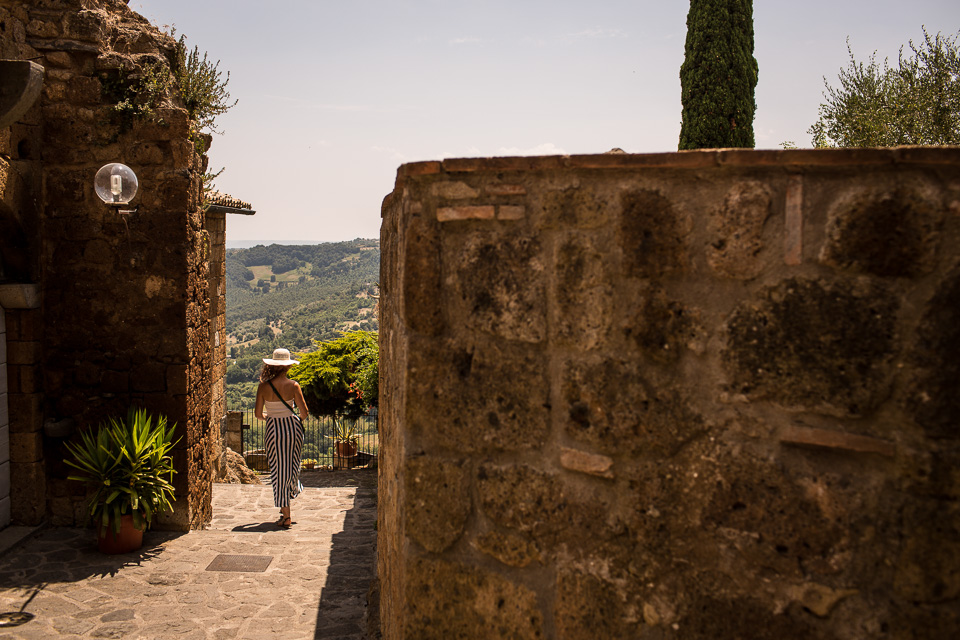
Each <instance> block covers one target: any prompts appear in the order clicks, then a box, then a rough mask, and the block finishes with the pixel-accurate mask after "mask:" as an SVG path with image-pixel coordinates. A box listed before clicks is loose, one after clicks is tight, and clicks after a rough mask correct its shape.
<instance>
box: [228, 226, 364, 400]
mask: <svg viewBox="0 0 960 640" xmlns="http://www.w3.org/2000/svg"><path fill="white" fill-rule="evenodd" d="M226 270H227V273H226V276H227V277H226V283H227V291H226V295H227V310H226V334H227V354H228V356H229V364H228V367H227V375H226V383H227V403H228V406H229V407H230V408H231V409H241V408H248V406H252V404H251V403H252V395H253V394H254V393H255V392H256V385H255V384H254V381H255V380H256V376H257V374H258V373H259V370H260V364H261V362H260V361H261V358H263V357H266V356H268V355H269V354H270V353H272V352H273V350H274V349H275V348H277V347H284V348H286V349H289V350H290V351H291V352H295V353H296V352H307V351H312V350H313V349H314V347H315V344H316V342H317V341H323V342H325V341H328V340H332V339H334V338H336V337H338V336H339V335H340V333H341V332H342V331H348V330H355V329H364V330H367V331H377V329H378V322H377V315H376V304H377V298H376V296H379V288H378V282H379V280H380V241H379V240H362V239H358V240H352V241H349V242H333V243H330V242H328V243H321V244H305V245H281V244H271V245H269V246H264V245H256V246H253V247H249V248H246V249H228V250H227V256H226Z"/></svg>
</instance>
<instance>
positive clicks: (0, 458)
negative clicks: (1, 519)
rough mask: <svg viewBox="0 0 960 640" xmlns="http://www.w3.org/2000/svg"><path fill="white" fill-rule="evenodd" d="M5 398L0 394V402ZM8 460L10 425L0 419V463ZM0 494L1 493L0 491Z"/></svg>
mask: <svg viewBox="0 0 960 640" xmlns="http://www.w3.org/2000/svg"><path fill="white" fill-rule="evenodd" d="M5 401H6V399H5V398H4V397H3V395H0V404H2V403H4V402H5ZM9 461H10V425H8V424H7V423H5V422H3V420H0V463H3V462H9ZM0 495H2V493H0Z"/></svg>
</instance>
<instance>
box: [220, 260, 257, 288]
mask: <svg viewBox="0 0 960 640" xmlns="http://www.w3.org/2000/svg"><path fill="white" fill-rule="evenodd" d="M226 267H227V282H228V283H229V284H228V286H230V285H232V286H234V287H246V286H247V283H248V282H250V281H251V280H253V278H254V275H253V271H250V269H248V268H246V267H245V266H244V265H243V263H242V262H240V261H239V260H237V259H236V258H234V257H233V256H232V255H229V254H228V255H227V260H226Z"/></svg>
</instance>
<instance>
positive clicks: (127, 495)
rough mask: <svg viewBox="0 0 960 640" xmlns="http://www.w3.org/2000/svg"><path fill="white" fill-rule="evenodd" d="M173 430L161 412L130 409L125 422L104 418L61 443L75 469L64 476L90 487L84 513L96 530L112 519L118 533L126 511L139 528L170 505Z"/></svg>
mask: <svg viewBox="0 0 960 640" xmlns="http://www.w3.org/2000/svg"><path fill="white" fill-rule="evenodd" d="M175 428H176V424H173V425H170V426H169V427H168V426H167V419H166V417H165V416H162V415H161V416H158V417H157V418H156V421H154V418H153V417H152V416H150V415H148V414H147V412H146V410H144V409H139V410H137V409H134V408H131V409H130V410H129V412H128V413H127V418H126V420H125V421H124V420H120V419H117V418H110V419H109V420H108V421H107V422H105V423H103V424H101V425H100V426H99V428H98V429H97V431H96V433H92V430H87V431H84V432H83V434H82V440H81V442H80V443H79V444H77V443H70V442H68V443H67V445H66V447H67V451H68V452H69V453H70V455H71V456H72V459H66V460H64V462H65V463H66V464H68V465H70V466H71V467H73V468H74V469H77V470H78V471H79V473H77V474H74V475H71V476H69V477H68V480H78V481H80V482H84V483H86V484H88V485H90V487H91V488H92V490H93V493H92V495H91V496H90V516H91V517H92V518H93V521H94V522H95V523H96V525H97V528H98V530H104V529H105V528H106V527H107V525H108V524H111V523H112V525H113V530H114V533H119V532H120V517H121V516H123V515H128V514H130V515H132V516H133V524H134V526H135V527H136V528H137V529H140V530H141V531H142V530H144V529H145V528H147V527H149V526H150V523H151V522H152V520H153V518H154V516H155V515H156V514H158V513H161V512H163V511H168V510H170V509H172V505H171V502H170V501H171V499H172V498H173V495H174V489H173V484H172V482H173V474H174V473H176V472H175V471H174V470H173V458H172V457H171V456H170V451H171V449H172V448H173V445H174V444H175V443H174V441H173V432H174V429H175Z"/></svg>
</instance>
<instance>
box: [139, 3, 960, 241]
mask: <svg viewBox="0 0 960 640" xmlns="http://www.w3.org/2000/svg"><path fill="white" fill-rule="evenodd" d="M129 6H130V8H131V9H133V10H134V11H137V12H138V13H141V14H142V15H144V16H145V17H147V18H148V19H150V20H151V21H152V22H153V23H154V24H156V25H158V26H160V27H171V26H172V27H176V30H177V33H178V34H185V35H186V37H187V42H188V46H190V47H191V48H192V47H193V45H198V46H199V47H200V50H201V51H208V52H209V54H210V57H211V58H212V59H213V60H218V59H219V60H220V69H221V70H225V71H226V70H229V71H230V84H229V85H228V89H229V91H230V93H231V94H232V96H233V97H234V98H237V99H238V100H239V103H238V104H237V106H236V107H234V109H233V110H232V111H230V112H229V113H227V114H226V115H223V116H221V117H220V118H219V120H218V122H219V125H220V130H221V131H222V133H223V135H219V136H215V137H214V142H213V147H212V149H211V152H210V156H211V167H212V168H215V169H219V168H220V167H226V171H224V172H223V174H222V175H221V176H220V178H218V180H217V186H218V187H219V188H220V190H221V191H225V192H227V193H229V194H231V195H233V196H234V197H237V198H240V199H242V200H246V201H248V202H251V203H252V204H253V207H254V209H256V211H257V215H255V216H253V217H249V218H248V217H245V216H229V219H228V221H227V240H228V242H238V241H243V240H261V241H264V242H270V241H273V240H285V241H291V240H302V241H339V240H349V239H354V238H358V237H359V238H376V237H379V233H380V231H379V230H380V203H381V201H382V199H383V197H384V196H385V195H386V194H387V193H389V192H390V191H391V190H392V189H393V182H394V178H395V177H396V171H397V167H398V166H399V165H401V164H403V163H404V162H413V161H419V160H440V159H443V158H451V157H464V156H502V155H553V154H572V153H602V152H604V151H607V150H609V149H611V148H613V147H620V148H622V149H624V150H626V151H628V152H634V153H646V152H657V151H675V150H676V148H677V139H678V137H679V133H680V79H679V69H680V64H681V63H682V62H683V43H684V37H685V35H686V14H687V9H688V8H689V3H688V2H686V1H684V0H658V1H656V2H654V1H642V0H629V1H628V0H592V1H590V0H510V1H503V0H487V1H483V2H481V1H477V0H350V1H347V2H330V1H328V0H273V1H272V2H266V1H264V0H257V1H256V2H253V1H250V0H200V1H198V0H130V3H129ZM754 24H755V29H756V51H755V56H756V58H757V61H758V63H759V65H760V79H759V85H758V87H757V96H756V97H757V117H756V120H755V122H754V129H755V132H756V140H757V148H778V147H779V145H780V143H781V142H783V141H786V140H791V141H794V142H796V143H797V144H798V145H799V146H801V147H804V146H810V136H809V135H808V134H807V133H806V131H807V129H808V128H809V127H810V125H811V124H812V123H813V122H814V121H815V120H816V119H817V107H818V105H819V104H820V101H821V98H822V95H821V94H822V92H823V77H824V76H827V78H828V79H830V80H831V82H833V83H834V84H836V77H837V72H838V71H839V69H840V68H841V67H842V66H845V65H846V63H847V60H848V56H847V49H846V42H845V40H846V38H847V37H848V36H849V38H850V45H851V47H852V48H853V51H854V53H855V54H856V55H857V57H858V58H859V59H864V60H865V59H866V58H867V56H869V55H870V54H871V53H872V52H874V51H877V54H878V58H879V59H881V60H882V59H883V58H884V57H888V56H889V57H890V58H891V60H895V59H896V56H897V51H898V49H899V47H900V46H901V45H904V44H906V43H907V41H908V40H910V39H913V40H914V41H918V40H920V39H922V31H921V25H926V27H927V30H928V31H930V32H932V33H936V32H937V31H941V32H943V33H945V34H948V33H949V34H956V33H957V31H958V30H960V2H957V0H911V1H910V2H904V1H903V0H896V1H894V0H870V1H866V0H860V1H859V2H851V1H849V0H841V1H839V2H838V1H836V0H830V1H827V0H807V1H806V2H803V3H800V2H787V1H786V0H757V1H756V2H754Z"/></svg>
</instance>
